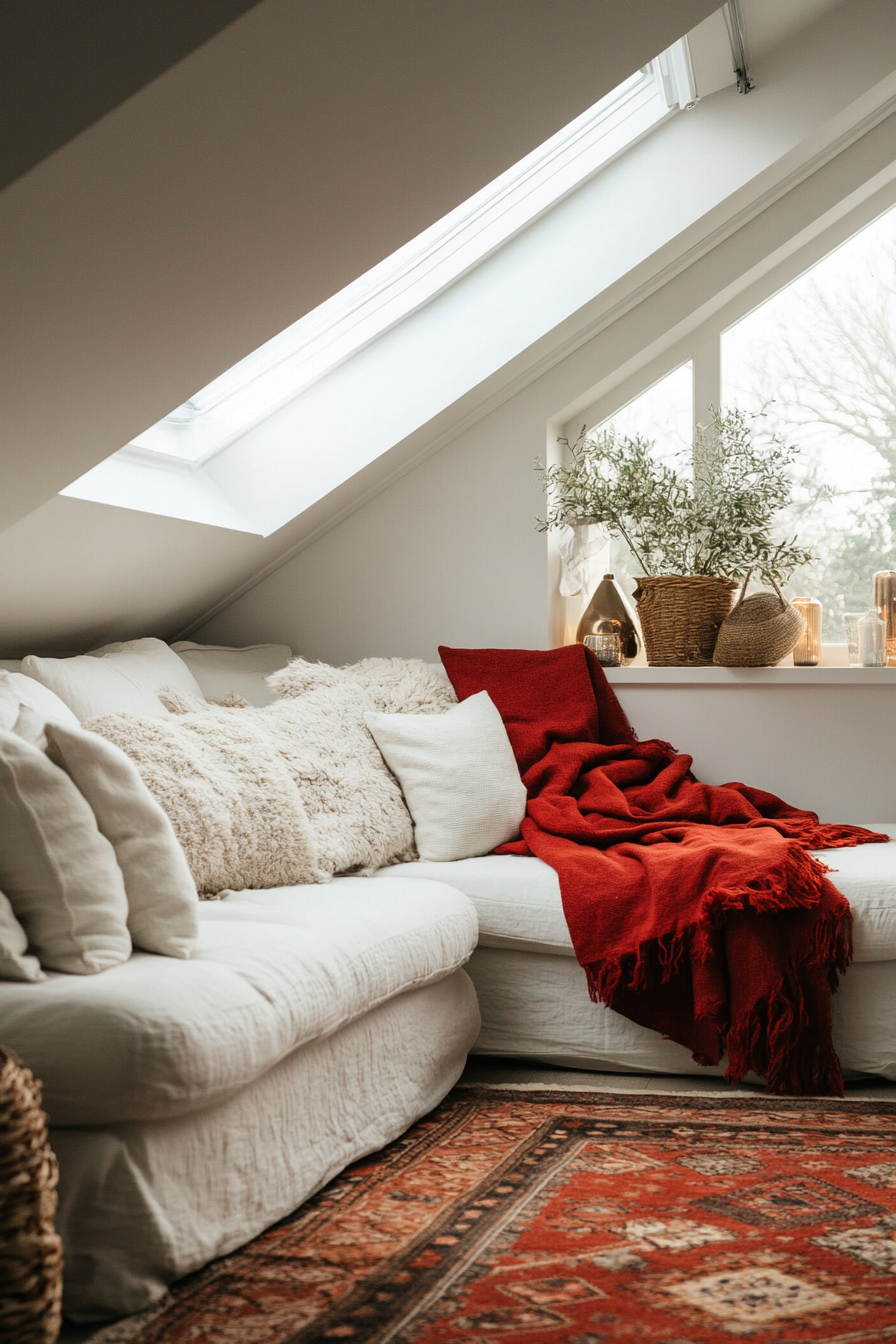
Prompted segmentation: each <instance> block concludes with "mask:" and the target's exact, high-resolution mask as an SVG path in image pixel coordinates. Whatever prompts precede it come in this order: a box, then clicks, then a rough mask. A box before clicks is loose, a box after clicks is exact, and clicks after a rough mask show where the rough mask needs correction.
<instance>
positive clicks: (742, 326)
mask: <svg viewBox="0 0 896 1344" xmlns="http://www.w3.org/2000/svg"><path fill="white" fill-rule="evenodd" d="M722 356H723V377H724V392H723V402H724V404H725V405H738V406H740V407H742V408H744V409H747V410H755V409H758V408H760V407H762V406H766V410H767V418H768V422H769V427H770V429H772V430H774V431H777V432H778V433H780V434H782V435H783V436H785V437H786V438H787V439H788V440H789V441H795V442H797V443H798V444H799V445H800V448H801V453H800V457H799V459H798V462H797V464H796V465H795V467H794V471H795V474H796V477H797V490H796V491H795V498H794V504H793V506H792V509H791V514H790V516H789V517H788V518H786V519H785V520H784V523H783V526H784V528H785V530H787V531H789V532H790V533H791V534H792V533H793V532H798V533H799V537H800V541H801V543H802V544H803V545H805V546H806V547H807V548H808V549H809V550H811V551H812V552H813V553H814V554H815V556H816V557H817V559H816V560H815V562H814V563H813V564H812V565H811V566H806V567H805V568H804V569H802V570H801V571H798V572H797V574H795V575H794V578H793V580H792V582H791V584H790V591H791V594H792V595H793V594H795V593H796V592H797V591H801V592H804V593H807V594H809V595H811V596H813V597H817V598H818V599H819V600H820V601H821V603H822V607H823V613H824V615H823V621H824V625H823V634H824V638H825V640H826V641H827V642H829V643H842V642H843V638H844V636H843V627H842V620H841V617H842V613H843V612H844V611H850V610H853V611H854V610H859V611H861V610H864V609H865V608H866V607H868V606H869V605H870V603H871V598H872V583H871V576H872V574H873V573H874V572H875V570H878V569H891V568H896V211H890V212H888V214H886V215H884V216H883V217H882V218H881V219H879V220H877V221H876V222H875V223H874V224H872V225H870V226H869V227H868V228H866V229H864V230H863V231H862V232H861V233H859V234H857V235H856V236H855V237H854V238H852V239H851V240H850V241H849V242H848V243H846V244H845V245H844V246H843V247H841V248H839V249H838V250H837V251H836V252H834V253H832V254H831V256H829V257H826V258H825V259H824V260H823V261H821V262H819V263H818V264H817V265H816V266H815V267H813V269H812V270H811V271H809V272H807V274H805V275H804V276H802V277H800V279H798V280H796V281H794V283H793V284H791V285H789V286H788V287H787V288H786V289H785V290H783V291H782V292H781V293H779V294H777V295H775V297H774V298H772V299H770V300H769V301H768V302H767V303H765V304H763V305H762V307H761V308H758V309H757V310H756V311H755V312H753V313H751V314H750V315H749V316H748V317H746V318H744V319H743V320H742V321H741V322H739V323H738V324H737V325H736V326H734V327H732V328H731V329H730V331H728V332H726V333H725V336H724V337H723V343H722Z"/></svg>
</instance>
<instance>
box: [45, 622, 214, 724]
mask: <svg viewBox="0 0 896 1344" xmlns="http://www.w3.org/2000/svg"><path fill="white" fill-rule="evenodd" d="M22 671H23V672H24V673H25V674H26V675H27V676H29V677H33V678H34V680H35V681H38V682H40V684H41V685H43V686H47V687H49V689H50V690H51V691H53V692H54V693H55V694H56V695H58V697H59V699H60V700H62V701H64V702H65V704H67V705H68V707H69V709H71V710H73V711H74V714H75V716H76V717H77V718H78V719H79V720H80V722H81V723H84V722H85V720H87V719H92V718H95V717H97V715H99V714H116V713H127V714H155V715H158V716H159V717H162V716H164V715H167V713H168V711H167V709H166V708H165V706H164V705H163V704H162V702H161V700H160V699H159V696H158V692H159V690H160V689H161V688H162V687H163V686H173V687H175V688H176V689H177V690H180V691H186V692H188V693H189V694H190V695H196V696H198V697H199V698H200V699H204V697H203V695H202V691H201V689H200V687H199V684H198V683H197V681H196V679H195V677H194V676H193V674H192V672H191V671H190V669H189V668H188V667H187V666H186V664H185V663H183V662H182V661H181V660H180V658H178V656H177V654H176V653H173V652H172V650H171V649H169V647H168V645H167V644H165V643H164V642H163V641H162V640H161V639H132V640H128V641H127V642H126V643H123V644H107V645H105V646H104V647H103V648H101V649H94V651H93V652H92V653H85V654H82V655H80V656H79V657H77V658H35V657H34V655H33V654H29V656H28V657H27V658H24V659H23V660H22Z"/></svg>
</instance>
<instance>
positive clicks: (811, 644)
mask: <svg viewBox="0 0 896 1344" xmlns="http://www.w3.org/2000/svg"><path fill="white" fill-rule="evenodd" d="M792 605H793V606H794V607H796V609H797V611H798V612H799V613H800V615H801V616H802V618H803V620H804V621H805V622H806V629H805V630H804V632H803V634H801V635H800V637H799V639H798V640H797V642H796V645H795V647H794V650H793V665H794V667H817V666H818V660H819V658H820V657H821V603H820V602H818V601H816V599H815V598H814V597H795V598H794V599H793V603H792Z"/></svg>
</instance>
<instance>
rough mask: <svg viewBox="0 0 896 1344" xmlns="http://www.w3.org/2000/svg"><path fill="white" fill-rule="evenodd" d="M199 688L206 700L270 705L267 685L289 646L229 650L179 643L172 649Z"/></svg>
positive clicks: (271, 696) (288, 654)
mask: <svg viewBox="0 0 896 1344" xmlns="http://www.w3.org/2000/svg"><path fill="white" fill-rule="evenodd" d="M171 647H172V649H173V650H174V652H175V653H176V654H177V656H178V658H180V659H181V661H182V662H184V663H186V665H187V667H188V668H189V669H190V672H191V673H192V674H193V676H194V677H195V678H196V680H197V681H198V683H199V685H200V686H201V688H202V694H203V695H204V696H205V697H206V699H208V700H220V699H221V698H222V697H224V696H228V695H241V696H243V698H244V699H245V700H248V701H249V704H250V705H270V704H273V702H274V700H275V699H276V696H275V695H274V692H273V691H272V690H271V688H270V686H269V685H268V683H267V678H268V677H269V676H270V675H271V673H272V672H279V671H280V669H281V667H285V666H286V664H287V663H288V662H289V660H290V658H291V657H292V649H291V648H290V647H289V645H288V644H250V645H249V646H248V647H247V648H243V649H232V648H228V647H226V646H225V645H222V644H194V643H192V641H191V640H187V639H182V640H180V641H179V642H178V643H177V644H172V645H171Z"/></svg>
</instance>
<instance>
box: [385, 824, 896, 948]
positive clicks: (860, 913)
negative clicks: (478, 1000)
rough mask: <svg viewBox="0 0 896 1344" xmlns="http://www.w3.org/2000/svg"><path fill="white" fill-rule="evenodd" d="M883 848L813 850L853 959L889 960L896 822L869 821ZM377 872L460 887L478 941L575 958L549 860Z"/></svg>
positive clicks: (508, 857)
mask: <svg viewBox="0 0 896 1344" xmlns="http://www.w3.org/2000/svg"><path fill="white" fill-rule="evenodd" d="M868 829H869V830H874V831H883V833H884V834H885V835H889V836H890V837H891V843H890V844H889V845H857V846H856V847H855V848H854V849H831V850H815V851H813V852H814V854H815V857H816V858H817V859H820V860H821V862H822V863H824V864H825V865H826V866H827V867H829V868H830V869H831V872H830V878H831V881H832V882H833V884H834V886H835V887H837V888H838V889H839V890H840V891H842V892H843V895H844V896H845V897H846V899H847V900H848V901H849V904H850V908H851V910H852V917H853V943H854V954H853V960H854V961H855V962H861V961H896V826H892V825H885V824H879V823H875V824H874V825H873V826H872V825H871V823H868ZM376 876H377V877H387V878H390V879H391V878H393V877H401V878H410V879H412V880H414V881H416V880H418V879H419V878H422V877H424V878H429V879H430V880H432V881H436V882H447V883H449V884H450V885H451V886H452V887H456V888H457V890H458V891H462V892H464V894H465V895H466V896H469V898H470V900H471V901H472V902H473V904H474V905H475V907H476V912H477V914H478V915H479V946H480V947H504V948H513V949H515V950H517V951H520V952H546V953H553V954H558V955H560V956H565V957H574V956H575V952H574V951H573V946H572V941H571V939H570V937H569V929H568V928H567V927H566V919H565V918H564V915H563V903H562V901H561V899H560V882H559V880H558V877H557V874H556V872H555V871H554V869H553V868H551V867H550V865H549V864H547V863H544V862H542V860H541V859H535V858H523V857H521V856H519V855H516V854H487V855H485V856H484V857H483V858H478V859H458V860H456V861H455V862H454V863H423V862H419V861H418V862H417V863H402V864H397V865H396V866H395V867H393V868H381V869H380V871H379V872H378V873H377V874H376Z"/></svg>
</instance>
